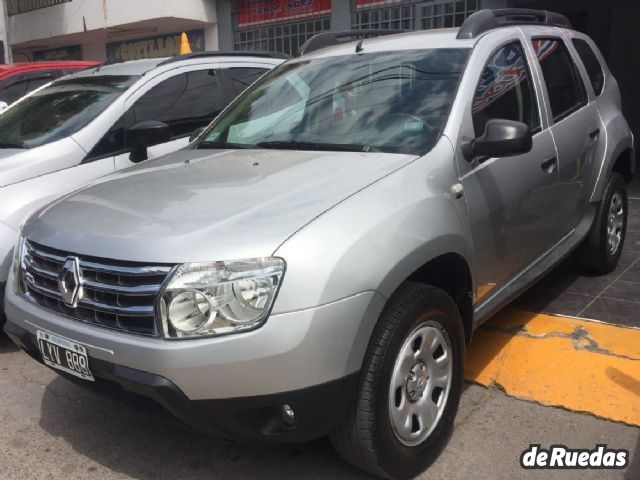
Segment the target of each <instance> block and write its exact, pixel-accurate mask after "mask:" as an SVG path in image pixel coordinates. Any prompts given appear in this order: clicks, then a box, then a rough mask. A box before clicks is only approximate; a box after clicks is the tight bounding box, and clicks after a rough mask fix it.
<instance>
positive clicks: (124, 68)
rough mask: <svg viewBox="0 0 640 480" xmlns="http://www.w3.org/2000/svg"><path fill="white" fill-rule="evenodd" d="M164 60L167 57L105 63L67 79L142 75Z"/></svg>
mask: <svg viewBox="0 0 640 480" xmlns="http://www.w3.org/2000/svg"><path fill="white" fill-rule="evenodd" d="M165 60H167V57H162V58H144V59H142V60H129V61H127V62H113V63H109V62H107V63H102V64H100V65H97V66H96V67H95V68H90V69H88V70H82V71H81V72H77V73H74V74H73V75H71V76H70V77H68V78H81V77H93V76H96V75H144V74H145V73H147V72H148V71H149V70H152V69H154V68H156V67H157V66H158V65H159V64H161V63H162V62H164V61H165Z"/></svg>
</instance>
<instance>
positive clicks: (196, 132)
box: [189, 127, 207, 143]
mask: <svg viewBox="0 0 640 480" xmlns="http://www.w3.org/2000/svg"><path fill="white" fill-rule="evenodd" d="M206 128H207V127H200V128H196V129H195V130H194V131H193V132H192V133H191V136H190V137H189V143H191V142H193V141H194V140H195V139H196V138H198V137H199V136H200V134H201V133H202V132H204V131H205V129H206Z"/></svg>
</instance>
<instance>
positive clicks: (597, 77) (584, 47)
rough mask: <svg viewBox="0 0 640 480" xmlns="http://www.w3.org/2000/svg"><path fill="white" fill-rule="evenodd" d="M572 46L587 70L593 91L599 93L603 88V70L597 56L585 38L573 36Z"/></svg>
mask: <svg viewBox="0 0 640 480" xmlns="http://www.w3.org/2000/svg"><path fill="white" fill-rule="evenodd" d="M573 46H574V47H575V48H576V51H577V52H578V55H579V56H580V59H581V60H582V63H583V64H584V68H585V69H586V70H587V75H589V80H590V81H591V85H592V86H593V90H594V92H596V95H600V94H601V93H602V89H603V88H604V71H603V70H602V65H600V62H599V61H598V57H596V54H595V53H593V50H592V48H591V46H590V45H589V44H588V43H587V42H586V41H585V40H582V39H580V38H574V39H573Z"/></svg>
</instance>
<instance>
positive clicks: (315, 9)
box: [236, 0, 344, 28]
mask: <svg viewBox="0 0 640 480" xmlns="http://www.w3.org/2000/svg"><path fill="white" fill-rule="evenodd" d="M336 1H344V0H336ZM330 14H331V0H240V1H239V2H237V4H236V20H237V23H238V27H240V28H242V27H248V26H251V25H259V24H263V23H271V22H278V21H282V20H293V19H297V18H310V17H318V16H323V15H330Z"/></svg>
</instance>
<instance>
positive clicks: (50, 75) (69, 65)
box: [0, 61, 98, 111]
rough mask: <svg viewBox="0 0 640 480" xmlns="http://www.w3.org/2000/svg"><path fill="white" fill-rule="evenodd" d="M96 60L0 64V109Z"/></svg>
mask: <svg viewBox="0 0 640 480" xmlns="http://www.w3.org/2000/svg"><path fill="white" fill-rule="evenodd" d="M97 63H98V62H80V61H78V62H75V61H61V62H33V63H14V64H9V65H0V111H2V110H4V109H5V108H7V106H9V105H11V104H12V103H13V102H15V101H16V100H18V99H20V98H22V97H23V96H25V95H26V94H27V93H29V92H32V91H33V90H35V89H37V88H39V87H41V86H43V85H46V84H47V83H49V82H51V81H52V80H55V79H56V78H60V77H63V76H65V75H69V74H70V73H74V72H77V71H78V70H83V69H85V68H90V67H92V66H94V65H96V64H97Z"/></svg>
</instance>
